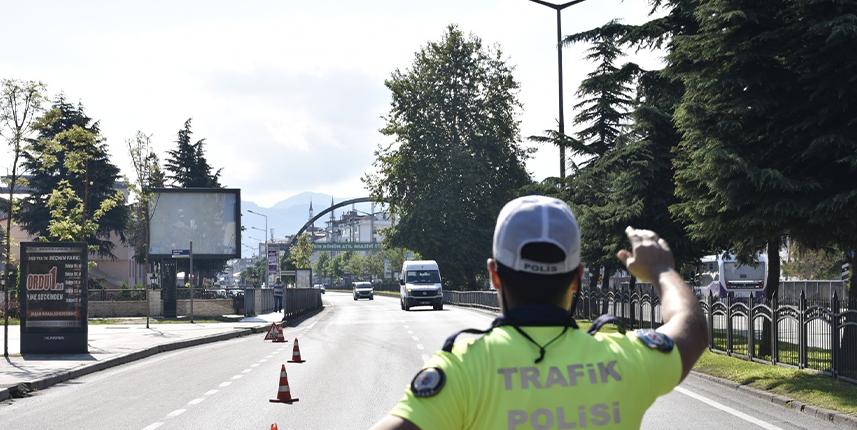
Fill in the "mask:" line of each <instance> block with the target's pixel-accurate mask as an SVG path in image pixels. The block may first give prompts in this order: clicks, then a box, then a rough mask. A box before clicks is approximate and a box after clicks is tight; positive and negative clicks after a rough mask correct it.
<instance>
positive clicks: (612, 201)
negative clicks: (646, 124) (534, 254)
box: [565, 22, 640, 286]
mask: <svg viewBox="0 0 857 430" xmlns="http://www.w3.org/2000/svg"><path fill="white" fill-rule="evenodd" d="M612 24H613V23H612V22H611V23H608V25H612ZM617 39H618V38H617V37H616V36H614V35H604V34H597V33H591V32H586V33H579V34H575V35H571V36H568V37H566V39H565V43H580V42H587V43H590V44H591V47H590V48H589V51H588V52H589V53H588V55H587V59H588V60H590V61H594V62H596V67H595V69H594V70H593V71H592V72H590V73H589V74H587V77H586V79H584V80H583V82H582V83H581V85H580V89H579V90H578V92H577V94H578V96H580V97H581V98H582V99H583V100H582V101H581V102H580V103H578V104H577V105H576V108H577V109H578V110H579V113H578V114H577V115H576V116H575V119H574V122H575V123H576V124H577V125H579V126H581V127H583V129H582V130H581V131H580V132H579V133H578V137H577V139H576V144H575V145H574V146H573V153H575V154H577V155H582V156H588V157H589V158H588V160H586V161H585V162H584V163H582V164H581V165H580V167H579V168H578V170H577V172H575V174H574V175H572V176H570V177H569V178H568V187H567V195H566V199H567V200H568V201H569V203H570V204H571V205H572V207H573V208H574V209H575V211H576V214H577V216H578V219H579V221H580V225H581V232H582V236H581V239H582V243H583V246H582V248H581V255H582V257H583V258H584V261H585V262H586V263H587V264H588V265H589V267H590V270H593V271H595V272H598V271H599V268H600V270H603V271H604V277H603V280H604V285H605V286H606V285H607V280H608V278H609V277H610V275H611V274H612V273H613V272H614V271H615V270H616V269H618V268H619V267H620V266H619V263H618V261H616V259H615V258H614V255H615V253H616V251H618V250H619V249H620V248H621V247H622V245H623V241H624V233H623V231H624V229H625V226H627V225H628V222H629V221H630V218H632V214H633V212H634V210H638V209H639V206H637V207H632V206H629V203H631V202H628V201H625V200H624V199H621V198H618V197H617V196H616V192H617V191H618V190H616V187H615V184H613V180H614V179H616V177H617V175H619V174H622V173H623V172H622V171H619V170H617V169H621V168H628V167H629V166H621V164H623V162H624V157H623V156H624V155H627V154H626V152H625V151H624V150H625V146H626V145H627V144H628V140H629V136H628V128H629V124H628V123H629V118H630V116H631V114H630V110H631V109H632V107H633V104H634V103H633V101H634V95H633V93H634V91H633V88H632V86H631V85H632V84H633V82H634V80H635V78H636V76H637V74H638V73H639V72H640V69H639V68H638V67H637V66H636V65H635V64H632V63H628V64H625V65H623V66H622V67H617V66H616V61H617V60H618V59H619V57H620V56H621V53H622V52H621V49H620V48H619V46H618V41H617ZM625 196H626V197H627V196H628V195H625ZM593 278H594V277H593ZM591 279H592V278H591ZM592 282H594V279H592ZM591 285H594V284H591Z"/></svg>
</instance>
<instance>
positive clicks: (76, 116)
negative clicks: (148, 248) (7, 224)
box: [18, 95, 129, 256]
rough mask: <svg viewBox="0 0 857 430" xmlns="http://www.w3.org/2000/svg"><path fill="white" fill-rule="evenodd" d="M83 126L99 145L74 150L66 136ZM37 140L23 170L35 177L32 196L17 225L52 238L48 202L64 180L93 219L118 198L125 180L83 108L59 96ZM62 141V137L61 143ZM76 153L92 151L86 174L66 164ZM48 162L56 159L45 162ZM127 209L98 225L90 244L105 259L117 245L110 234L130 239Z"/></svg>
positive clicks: (121, 207)
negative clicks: (107, 202) (118, 187)
mask: <svg viewBox="0 0 857 430" xmlns="http://www.w3.org/2000/svg"><path fill="white" fill-rule="evenodd" d="M75 127H79V128H80V129H82V130H83V131H84V132H85V133H91V135H92V136H94V144H93V145H89V146H87V148H84V149H81V148H74V147H73V146H74V145H76V143H75V142H74V141H73V140H72V139H68V138H63V137H62V136H66V135H68V133H65V134H63V133H64V132H68V131H71V130H73V129H74V128H75ZM35 129H36V131H37V132H38V138H36V139H34V140H33V141H31V142H30V147H29V149H28V151H26V152H25V153H24V163H23V165H24V167H25V168H26V170H28V171H30V172H32V173H31V177H30V180H29V186H30V187H31V188H32V190H33V191H32V193H31V194H30V195H29V196H27V197H26V198H25V199H23V202H22V205H21V212H20V214H19V215H18V221H19V222H20V223H21V225H22V226H23V227H24V229H25V230H27V231H28V232H29V233H30V234H32V235H35V236H40V237H48V236H49V232H48V225H49V223H50V220H51V214H50V208H49V206H48V204H47V203H48V198H49V197H50V195H51V192H52V191H54V190H56V189H58V188H60V181H62V180H66V181H68V183H69V185H70V187H71V190H72V191H73V192H74V194H76V195H77V196H79V197H80V198H81V199H82V200H83V207H84V210H85V214H93V213H94V212H95V211H96V210H97V209H98V208H99V205H100V204H101V202H103V201H105V200H107V199H111V198H113V197H114V196H115V194H116V188H115V185H116V184H117V183H118V181H119V180H120V175H119V168H118V167H116V166H115V165H114V164H113V163H112V162H111V161H110V155H109V153H108V151H107V147H106V144H105V139H104V138H103V137H102V136H101V132H100V130H99V125H98V122H97V121H93V120H92V118H90V117H88V116H87V115H86V113H85V112H84V109H83V105H82V104H78V105H77V106H75V105H73V104H71V103H68V102H67V101H66V99H65V98H64V97H63V96H62V95H60V96H58V97H57V98H56V99H55V100H54V102H53V105H52V107H51V109H50V110H49V111H48V112H46V113H45V115H43V116H42V117H41V118H39V120H38V123H37V124H36V127H35ZM57 136H60V138H59V139H57ZM77 150H85V151H87V157H86V158H87V160H88V161H87V163H86V166H85V169H83V173H80V172H72V171H70V170H69V169H68V168H67V166H66V163H65V156H66V154H67V153H72V152H74V151H77ZM46 158H55V160H52V161H54V162H50V163H46V162H45V161H46ZM128 216H129V212H128V208H127V207H126V206H125V205H118V206H116V207H114V208H113V209H111V210H110V211H109V212H108V213H107V214H106V215H105V216H103V217H102V218H101V219H100V221H99V226H98V230H97V234H96V237H91V238H90V239H89V243H90V245H93V246H96V247H97V253H98V254H99V255H102V256H107V255H111V250H112V248H113V243H112V242H111V241H110V238H109V235H110V234H111V233H115V234H117V235H118V236H119V237H120V238H121V240H123V241H124V240H125V227H126V225H127V222H128Z"/></svg>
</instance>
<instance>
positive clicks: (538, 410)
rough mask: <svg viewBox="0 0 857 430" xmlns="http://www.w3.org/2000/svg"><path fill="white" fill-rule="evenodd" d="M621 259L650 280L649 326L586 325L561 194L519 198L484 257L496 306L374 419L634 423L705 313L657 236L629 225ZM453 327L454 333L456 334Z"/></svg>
mask: <svg viewBox="0 0 857 430" xmlns="http://www.w3.org/2000/svg"><path fill="white" fill-rule="evenodd" d="M626 233H627V235H628V238H629V239H630V241H631V246H632V251H631V252H629V251H624V250H623V251H620V252H619V253H618V255H617V257H618V258H619V260H620V261H622V263H624V264H625V265H626V267H627V268H628V270H629V271H630V272H631V274H633V275H634V276H636V277H637V279H639V280H640V281H643V282H650V283H652V284H653V285H654V287H655V289H656V290H657V292H658V294H659V296H660V298H661V315H662V317H663V321H664V324H663V325H662V326H661V327H659V328H658V329H657V331H653V330H641V331H635V332H627V333H626V332H625V331H624V330H621V329H620V330H619V332H618V333H610V334H607V333H599V332H598V329H599V328H600V326H601V325H603V324H604V323H605V322H609V321H610V318H609V317H602V318H599V319H598V320H596V321H595V322H594V323H593V326H592V327H591V328H590V330H589V331H588V332H585V331H581V330H579V329H578V327H577V324H576V323H575V322H574V320H573V319H572V316H571V315H572V312H573V309H574V307H573V305H574V303H573V302H574V296H575V293H576V292H577V290H578V289H579V287H580V281H581V273H582V271H583V265H582V264H581V261H580V232H579V229H578V226H577V221H576V220H575V218H574V214H572V212H571V209H570V208H569V207H568V206H567V205H566V204H565V203H563V202H562V201H560V200H557V199H553V198H548V197H543V196H527V197H521V198H518V199H515V200H513V201H511V202H509V203H508V204H507V205H506V206H505V207H504V208H503V210H502V211H501V212H500V215H499V217H498V219H497V225H496V227H495V230H494V244H493V254H494V258H493V259H489V260H488V273H489V275H490V278H491V284H492V286H493V287H494V288H495V289H496V290H497V292H498V296H499V297H500V299H501V307H502V311H503V315H502V316H501V317H500V318H498V319H496V320H495V321H494V323H493V324H492V326H491V328H489V329H488V330H472V329H471V330H464V331H463V333H471V334H473V333H477V334H478V333H482V334H483V335H482V336H481V337H478V338H476V339H469V340H467V341H465V340H464V339H462V340H460V341H458V342H456V341H455V338H456V336H457V335H458V334H456V335H453V336H452V337H450V339H448V340H447V342H446V344H445V345H444V348H443V350H442V351H440V352H438V353H436V354H435V355H434V356H433V357H432V359H430V360H429V362H428V363H426V365H425V367H424V368H423V369H422V370H420V371H419V372H418V373H417V374H416V376H415V377H414V378H413V380H412V381H411V384H410V386H409V387H408V388H407V389H406V391H405V396H404V398H403V399H402V400H401V401H399V403H398V404H397V405H396V406H395V407H394V408H393V410H392V411H391V412H390V415H389V416H387V417H386V418H385V419H384V420H382V421H381V422H379V423H378V424H376V425H375V427H374V428H375V429H407V430H411V429H424V430H428V429H510V430H511V429H575V428H576V429H579V428H597V429H632V428H634V429H635V428H639V427H640V423H641V421H642V418H643V414H644V413H645V411H646V409H647V408H648V407H649V406H651V404H652V403H653V402H654V401H655V399H656V398H657V397H658V396H660V395H662V394H665V393H668V392H669V391H670V390H672V388H673V387H675V386H676V385H678V384H679V383H680V382H681V381H682V380H683V379H684V377H685V376H687V374H688V372H689V371H690V369H691V367H693V364H694V363H695V362H696V360H697V359H698V358H699V356H700V355H701V354H702V352H703V350H704V349H705V347H706V345H707V343H708V340H707V330H706V322H705V319H704V318H703V316H702V313H701V311H700V310H699V306H698V304H697V302H696V299H695V297H694V296H693V294H692V292H691V290H690V288H688V287H687V286H686V285H685V283H684V282H683V281H682V279H681V277H680V276H679V275H678V274H677V273H676V271H675V270H674V269H673V259H672V254H671V251H670V249H669V247H668V246H667V243H666V242H665V241H664V240H663V239H659V238H658V237H657V235H656V234H655V233H654V232H651V231H647V230H635V229H632V228H630V227H629V228H628V229H627V230H626ZM459 334H460V333H459Z"/></svg>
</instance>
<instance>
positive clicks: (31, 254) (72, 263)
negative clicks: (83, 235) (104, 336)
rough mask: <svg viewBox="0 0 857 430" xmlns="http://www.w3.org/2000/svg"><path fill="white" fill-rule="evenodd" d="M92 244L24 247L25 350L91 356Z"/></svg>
mask: <svg viewBox="0 0 857 430" xmlns="http://www.w3.org/2000/svg"><path fill="white" fill-rule="evenodd" d="M87 255H88V250H87V246H86V244H84V243H66V242H27V243H22V244H21V284H20V286H21V317H22V318H21V352H56V353H61V352H86V350H87V346H86V340H87V326H86V321H87V320H86V317H87Z"/></svg>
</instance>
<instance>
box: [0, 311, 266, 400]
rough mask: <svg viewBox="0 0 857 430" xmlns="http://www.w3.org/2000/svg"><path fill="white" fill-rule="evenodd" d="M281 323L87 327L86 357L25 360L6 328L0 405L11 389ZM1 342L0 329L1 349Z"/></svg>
mask: <svg viewBox="0 0 857 430" xmlns="http://www.w3.org/2000/svg"><path fill="white" fill-rule="evenodd" d="M282 318H283V314H281V313H275V312H272V313H269V314H264V315H258V316H255V317H248V318H243V319H241V320H240V322H235V323H225V322H224V323H206V324H190V323H165V324H157V323H155V321H154V320H152V323H150V324H149V327H150V328H148V329H147V328H146V324H145V319H143V320H142V323H140V324H109V325H108V324H104V325H101V324H90V325H89V336H88V337H89V342H88V344H89V354H26V355H24V356H22V355H21V353H20V343H21V342H20V338H21V336H20V334H21V331H20V330H21V329H20V327H19V326H17V325H15V326H9V358H8V359H5V358H3V357H2V356H0V401H2V400H6V399H8V398H9V397H11V396H12V394H13V390H18V389H23V390H25V391H26V390H31V389H41V388H45V387H48V386H50V385H53V384H56V383H58V382H61V381H64V380H68V379H71V378H76V377H79V376H82V375H85V374H88V373H92V372H95V371H98V370H102V369H106V368H108V367H112V366H116V365H119V364H122V363H127V362H130V361H134V360H139V359H141V358H144V357H147V356H150V355H154V354H157V353H158V352H163V351H170V350H174V349H179V348H184V347H189V346H194V345H200V344H203V343H208V342H214V341H218V340H226V339H230V338H234V337H239V336H246V335H248V334H251V333H259V332H261V331H262V330H263V328H264V327H267V326H270V324H271V323H272V322H279V321H280V320H281V319H282ZM2 342H3V330H2V327H0V345H2ZM21 384H24V385H23V386H21ZM10 388H11V389H10Z"/></svg>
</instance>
